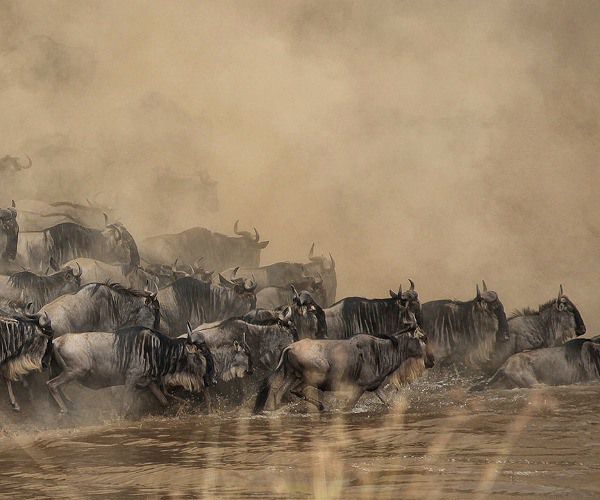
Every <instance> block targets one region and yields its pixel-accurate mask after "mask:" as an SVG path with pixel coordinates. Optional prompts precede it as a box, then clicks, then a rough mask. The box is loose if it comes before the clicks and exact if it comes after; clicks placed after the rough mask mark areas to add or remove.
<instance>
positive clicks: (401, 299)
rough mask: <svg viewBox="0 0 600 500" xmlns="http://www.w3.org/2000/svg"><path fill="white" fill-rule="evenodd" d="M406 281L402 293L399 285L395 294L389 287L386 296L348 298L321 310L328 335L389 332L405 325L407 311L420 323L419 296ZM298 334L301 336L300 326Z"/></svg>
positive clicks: (339, 335) (347, 335)
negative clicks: (404, 289)
mask: <svg viewBox="0 0 600 500" xmlns="http://www.w3.org/2000/svg"><path fill="white" fill-rule="evenodd" d="M409 281H410V288H409V289H408V290H407V291H405V292H403V291H402V285H400V287H399V289H398V293H395V292H393V291H391V290H390V298H389V299H365V298H362V297H347V298H345V299H342V300H340V301H339V302H337V303H336V304H334V305H332V306H331V307H328V308H326V309H324V310H323V311H324V313H325V321H326V323H327V337H328V338H330V339H347V338H350V337H352V336H354V335H357V334H359V333H368V334H371V335H379V334H387V335H391V334H393V333H395V332H397V331H399V330H402V329H403V328H404V327H405V325H406V322H405V314H406V311H409V312H411V313H412V314H414V316H415V318H416V320H417V323H418V324H419V326H422V317H421V303H420V302H419V295H418V293H417V292H416V290H415V284H414V283H413V281H412V280H409ZM298 333H299V335H300V337H302V333H301V331H300V328H298Z"/></svg>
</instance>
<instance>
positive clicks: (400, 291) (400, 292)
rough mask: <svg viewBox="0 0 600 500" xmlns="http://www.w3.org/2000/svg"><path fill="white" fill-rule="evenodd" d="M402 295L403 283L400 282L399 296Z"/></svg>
mask: <svg viewBox="0 0 600 500" xmlns="http://www.w3.org/2000/svg"><path fill="white" fill-rule="evenodd" d="M400 295H402V283H400V286H399V287H398V296H400Z"/></svg>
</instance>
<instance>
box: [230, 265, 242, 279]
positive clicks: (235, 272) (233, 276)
mask: <svg viewBox="0 0 600 500" xmlns="http://www.w3.org/2000/svg"><path fill="white" fill-rule="evenodd" d="M239 268H240V266H237V267H235V268H233V272H232V273H231V277H232V278H235V275H236V274H237V272H238V269H239Z"/></svg>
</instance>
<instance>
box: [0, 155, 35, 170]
mask: <svg viewBox="0 0 600 500" xmlns="http://www.w3.org/2000/svg"><path fill="white" fill-rule="evenodd" d="M32 165H33V162H32V161H31V158H29V156H27V165H25V164H24V163H22V162H21V161H19V158H18V157H16V156H10V155H4V156H3V157H2V158H0V173H1V174H3V175H5V174H8V173H15V172H18V171H19V170H27V169H28V168H31V166H32Z"/></svg>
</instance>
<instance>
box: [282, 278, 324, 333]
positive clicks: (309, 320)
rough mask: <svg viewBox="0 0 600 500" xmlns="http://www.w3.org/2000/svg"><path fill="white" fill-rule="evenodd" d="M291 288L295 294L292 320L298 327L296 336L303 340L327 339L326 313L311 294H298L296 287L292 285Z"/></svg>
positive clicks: (305, 292)
mask: <svg viewBox="0 0 600 500" xmlns="http://www.w3.org/2000/svg"><path fill="white" fill-rule="evenodd" d="M290 288H291V289H292V293H293V296H292V306H291V318H290V320H291V322H292V323H293V324H294V326H295V327H296V335H297V336H298V337H299V338H301V339H303V338H311V339H318V338H325V337H327V325H326V322H325V313H324V311H323V309H322V308H321V306H319V304H317V303H316V302H315V300H314V298H313V296H312V295H311V294H310V292H308V291H306V290H303V291H301V292H298V290H296V288H295V287H294V285H290Z"/></svg>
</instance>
